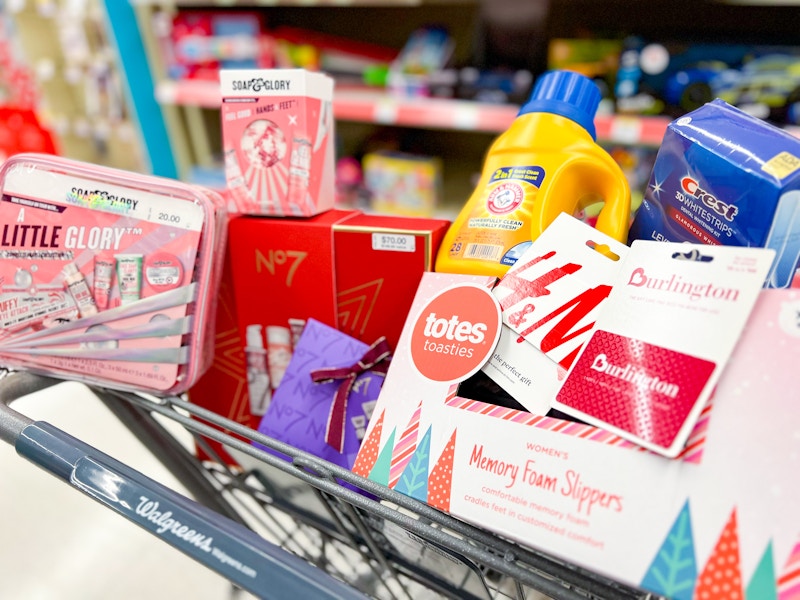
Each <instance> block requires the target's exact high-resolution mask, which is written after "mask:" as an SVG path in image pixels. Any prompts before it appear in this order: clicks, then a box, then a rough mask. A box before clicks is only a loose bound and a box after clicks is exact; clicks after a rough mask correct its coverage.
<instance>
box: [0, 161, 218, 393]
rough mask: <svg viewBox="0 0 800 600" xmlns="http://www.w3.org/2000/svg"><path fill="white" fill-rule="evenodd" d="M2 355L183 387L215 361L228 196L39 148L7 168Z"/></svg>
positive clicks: (33, 364) (57, 369)
mask: <svg viewBox="0 0 800 600" xmlns="http://www.w3.org/2000/svg"><path fill="white" fill-rule="evenodd" d="M0 192H1V193H0V258H2V260H0V365H2V366H5V367H10V368H21V369H29V370H33V371H37V372H42V373H45V374H48V375H51V376H54V377H58V378H63V379H73V380H79V381H84V382H87V383H93V384H98V385H102V386H105V387H110V388H118V389H132V390H143V391H147V392H151V393H181V392H183V391H185V390H186V389H188V387H189V386H190V385H191V384H192V383H193V382H194V381H195V380H196V379H197V378H198V377H199V376H200V375H201V374H202V372H203V371H204V370H205V369H206V368H207V367H208V366H209V364H210V359H211V355H212V353H211V352H210V351H208V348H207V345H208V344H209V342H211V341H213V340H212V339H211V338H212V337H213V333H212V331H213V319H211V318H209V315H213V314H214V313H213V310H214V308H215V306H214V303H215V298H216V292H215V291H214V287H215V286H217V285H218V279H219V272H220V268H221V260H220V259H219V257H221V256H222V254H223V253H222V252H221V250H222V248H223V246H222V244H223V243H224V237H225V235H224V233H225V223H224V217H225V213H224V210H223V207H222V203H223V201H222V198H221V197H220V196H219V195H218V194H216V193H215V192H212V191H210V190H205V189H203V188H199V187H196V186H190V185H186V184H183V183H179V182H176V181H172V180H167V179H162V178H158V177H152V176H147V175H141V174H135V173H128V172H125V171H120V170H117V169H109V168H105V167H97V166H94V165H90V164H86V163H80V162H76V161H71V160H68V159H63V158H58V157H53V156H47V155H38V154H18V155H15V156H13V157H11V158H10V159H8V160H7V161H6V162H5V163H4V165H3V167H2V169H0Z"/></svg>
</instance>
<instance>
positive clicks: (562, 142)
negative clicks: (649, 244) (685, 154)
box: [435, 71, 631, 277]
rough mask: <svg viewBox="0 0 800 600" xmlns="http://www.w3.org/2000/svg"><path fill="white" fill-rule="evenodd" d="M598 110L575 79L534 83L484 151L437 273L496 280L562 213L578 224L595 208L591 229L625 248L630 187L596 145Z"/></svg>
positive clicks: (569, 75) (594, 93) (596, 96)
mask: <svg viewBox="0 0 800 600" xmlns="http://www.w3.org/2000/svg"><path fill="white" fill-rule="evenodd" d="M599 104H600V90H599V88H598V87H597V86H596V85H595V83H594V82H593V81H592V80H591V79H589V78H587V77H585V76H583V75H580V74H578V73H574V72H571V71H549V72H547V73H545V74H544V75H542V76H541V77H540V78H539V79H538V80H537V82H536V85H535V86H534V89H533V91H532V92H531V97H530V99H529V100H528V102H527V103H526V104H525V105H524V106H522V108H521V109H520V111H519V114H518V115H517V117H516V118H515V119H514V122H513V123H512V124H511V126H510V127H509V129H508V130H507V131H505V132H504V133H502V134H500V135H499V136H498V137H497V139H496V140H495V141H494V142H493V143H492V145H491V147H490V148H489V150H488V152H487V154H486V158H485V159H484V165H483V171H482V174H481V178H480V181H479V182H478V185H477V186H476V188H475V191H474V192H473V193H472V195H471V196H470V198H469V200H468V201H467V203H466V205H465V206H464V207H463V208H462V209H461V212H460V213H459V214H458V216H457V217H456V219H455V221H453V223H452V224H451V226H450V228H449V229H448V231H447V233H446V235H445V237H444V240H443V242H442V245H441V246H440V248H439V252H438V255H437V257H436V266H435V270H436V271H440V272H446V273H465V274H471V275H494V276H497V277H500V276H502V275H504V274H505V272H506V271H507V270H508V268H509V267H510V266H511V265H513V264H514V263H515V262H516V260H517V259H518V258H519V257H520V255H521V254H522V253H523V252H524V251H525V250H526V249H527V248H528V246H530V244H531V242H532V240H535V239H536V238H537V237H538V236H539V235H540V234H541V233H542V231H544V230H545V229H546V228H547V227H548V225H550V223H552V222H553V220H555V218H556V217H557V216H558V215H559V214H560V213H562V212H566V213H568V214H571V215H575V216H578V215H580V214H581V213H582V211H583V210H584V209H586V208H587V207H588V206H591V205H595V204H599V203H603V205H602V208H601V210H600V213H599V216H598V217H597V221H596V224H595V227H596V228H597V229H598V230H600V231H602V232H603V233H605V234H607V235H609V236H611V237H612V238H614V239H616V240H619V241H620V242H623V243H624V242H625V241H626V239H627V234H628V225H629V221H630V207H631V193H630V186H629V184H628V180H627V178H626V177H625V174H624V173H623V172H622V169H621V168H620V167H619V165H618V164H617V163H616V162H615V161H614V159H613V158H612V157H611V156H610V155H609V154H608V152H606V151H605V150H604V149H603V148H602V147H601V146H600V145H598V144H597V142H596V139H595V138H596V134H595V127H594V116H595V113H596V111H597V107H598V105H599ZM587 241H589V240H587Z"/></svg>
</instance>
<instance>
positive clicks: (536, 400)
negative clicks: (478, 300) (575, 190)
mask: <svg viewBox="0 0 800 600" xmlns="http://www.w3.org/2000/svg"><path fill="white" fill-rule="evenodd" d="M627 252H628V247H627V246H626V245H625V244H622V243H620V242H617V241H616V240H614V239H613V238H611V237H608V236H606V235H604V234H602V233H600V232H599V231H597V230H596V229H594V228H593V227H591V226H589V225H587V224H586V223H583V222H582V221H580V220H578V219H576V218H575V217H572V216H570V215H568V214H566V213H561V214H560V215H559V216H558V217H557V218H556V219H555V221H553V223H552V224H551V225H550V226H549V227H548V228H547V229H546V230H545V231H544V232H543V233H542V234H541V235H540V236H539V237H538V238H536V240H534V242H533V243H532V244H531V246H530V247H529V248H528V249H527V250H526V251H525V253H524V254H523V255H522V256H521V257H520V258H519V259H518V260H517V262H516V263H515V264H514V265H513V266H512V267H511V268H510V269H509V270H508V272H507V273H506V275H505V276H503V278H502V279H501V280H500V282H499V283H498V284H497V286H495V288H494V290H492V293H493V294H494V296H495V297H496V298H497V299H498V300H499V302H500V306H501V308H502V309H503V328H502V332H501V335H500V341H499V342H498V344H497V347H496V348H495V351H494V352H493V354H492V358H491V359H490V360H489V362H487V363H486V365H485V366H484V367H483V371H484V373H486V374H487V375H488V376H489V377H490V378H492V379H493V380H494V381H495V383H497V384H498V385H499V386H501V387H502V388H503V389H504V390H505V391H507V392H508V393H509V394H511V395H512V396H513V397H514V398H515V399H516V400H517V401H518V402H519V403H520V404H522V405H523V406H524V407H525V408H526V409H528V410H529V411H531V412H532V413H533V414H539V415H543V414H545V413H546V412H547V411H548V410H549V409H550V404H551V402H552V400H553V399H554V398H555V395H556V393H557V392H558V389H559V387H560V386H561V382H562V381H563V379H564V376H565V375H566V371H567V369H568V368H569V367H570V365H571V364H572V363H573V362H574V361H575V359H576V358H577V356H578V353H579V352H580V350H581V348H582V347H583V345H584V344H585V343H586V342H587V341H588V339H589V336H590V335H591V332H592V330H593V327H594V323H595V319H596V318H597V315H598V314H599V309H600V306H601V305H602V304H603V303H604V300H605V299H606V298H607V297H608V295H609V293H610V292H611V284H612V282H613V281H614V279H615V277H616V275H617V273H618V271H619V268H620V265H621V262H622V261H621V258H622V257H624V256H625V255H626V254H627Z"/></svg>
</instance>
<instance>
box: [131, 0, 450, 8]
mask: <svg viewBox="0 0 800 600" xmlns="http://www.w3.org/2000/svg"><path fill="white" fill-rule="evenodd" d="M131 4H137V5H139V6H170V5H173V6H185V7H202V8H208V7H214V6H219V7H231V6H238V7H249V6H264V7H267V6H270V7H272V6H336V7H340V6H364V7H379V6H381V7H391V6H398V7H409V6H426V5H434V4H464V0H131Z"/></svg>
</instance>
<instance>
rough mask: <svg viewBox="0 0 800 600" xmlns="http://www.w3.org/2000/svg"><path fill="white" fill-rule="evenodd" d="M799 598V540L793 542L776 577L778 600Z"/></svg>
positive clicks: (795, 599) (796, 599)
mask: <svg viewBox="0 0 800 600" xmlns="http://www.w3.org/2000/svg"><path fill="white" fill-rule="evenodd" d="M798 598H800V542H798V543H797V544H795V547H794V548H793V549H792V553H791V554H790V555H789V558H788V560H787V561H786V564H784V566H783V572H782V573H781V576H780V577H778V600H798Z"/></svg>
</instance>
